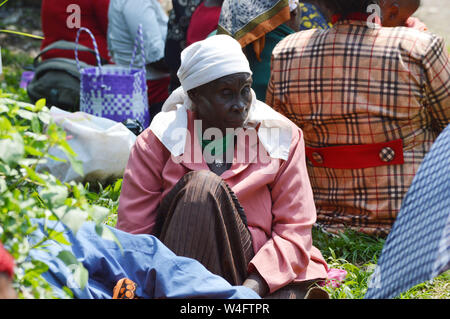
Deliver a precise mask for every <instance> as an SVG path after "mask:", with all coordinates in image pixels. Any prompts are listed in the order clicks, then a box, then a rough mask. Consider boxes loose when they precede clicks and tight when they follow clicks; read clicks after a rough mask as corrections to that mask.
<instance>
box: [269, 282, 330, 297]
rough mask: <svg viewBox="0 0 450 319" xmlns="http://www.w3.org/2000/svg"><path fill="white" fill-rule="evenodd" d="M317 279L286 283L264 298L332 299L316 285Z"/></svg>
mask: <svg viewBox="0 0 450 319" xmlns="http://www.w3.org/2000/svg"><path fill="white" fill-rule="evenodd" d="M316 282H317V281H316V280H308V281H302V282H298V283H291V284H289V285H286V286H284V287H282V288H280V289H278V290H277V291H275V292H273V293H272V294H270V295H268V296H266V297H264V299H330V296H329V295H328V293H327V292H326V291H325V290H323V289H322V288H320V287H318V286H317V285H316Z"/></svg>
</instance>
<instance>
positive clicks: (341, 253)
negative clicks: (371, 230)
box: [313, 228, 450, 299]
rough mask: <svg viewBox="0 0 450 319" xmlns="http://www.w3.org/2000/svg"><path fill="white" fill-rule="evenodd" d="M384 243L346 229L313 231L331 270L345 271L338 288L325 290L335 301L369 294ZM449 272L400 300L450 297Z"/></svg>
mask: <svg viewBox="0 0 450 319" xmlns="http://www.w3.org/2000/svg"><path fill="white" fill-rule="evenodd" d="M384 242H385V240H384V239H382V238H378V237H375V236H369V235H366V234H362V233H358V232H356V231H353V230H347V231H345V232H344V233H341V234H339V235H335V234H330V233H327V232H324V231H322V230H321V229H319V228H313V243H314V246H316V247H317V248H318V249H319V250H320V251H321V252H322V255H323V256H324V258H325V260H326V261H327V263H328V266H329V267H330V268H337V269H343V270H345V271H347V276H346V278H345V280H344V281H342V282H341V283H340V285H339V287H333V286H332V285H331V284H328V285H326V286H325V287H323V288H324V289H325V290H326V291H327V292H328V293H329V294H330V296H331V298H332V299H362V298H364V295H365V293H366V292H367V288H368V284H369V282H370V281H369V280H370V276H371V275H372V274H373V272H374V270H375V267H376V264H377V261H378V258H379V257H380V255H381V251H382V249H383V245H384ZM449 288H450V272H446V273H444V274H441V275H440V276H438V277H437V278H435V279H434V280H433V281H429V282H425V283H422V284H419V285H416V286H415V287H412V288H411V289H409V290H408V291H406V292H404V293H402V294H401V295H400V296H398V297H397V298H400V299H417V298H420V299H424V298H450V289H449Z"/></svg>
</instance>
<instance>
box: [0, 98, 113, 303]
mask: <svg viewBox="0 0 450 319" xmlns="http://www.w3.org/2000/svg"><path fill="white" fill-rule="evenodd" d="M8 97H10V96H7V95H5V94H0V210H1V211H0V241H1V242H3V244H4V246H5V247H6V248H7V249H8V250H9V251H10V252H11V254H12V255H13V257H14V259H15V261H16V272H15V273H16V274H15V278H14V286H15V288H16V289H17V291H18V292H19V296H20V297H22V298H51V297H53V295H52V291H51V289H50V287H49V285H48V283H46V282H45V280H44V279H43V278H42V276H40V275H41V274H42V273H44V272H45V271H46V270H47V269H48V267H47V265H45V264H43V263H42V262H40V261H37V260H32V259H30V258H29V257H28V256H29V252H30V250H32V249H45V246H46V244H47V243H48V241H49V240H52V241H54V242H57V243H59V244H61V245H68V244H70V243H68V242H67V240H66V239H65V237H64V236H63V234H62V233H60V232H57V231H55V230H54V229H52V228H50V227H46V228H45V231H46V233H47V236H46V237H45V238H43V239H42V240H41V241H39V242H38V243H32V242H31V241H30V239H29V235H30V234H31V233H32V232H33V231H34V230H35V229H36V224H35V223H33V222H32V220H33V219H35V218H41V219H45V220H47V221H48V220H56V221H59V222H61V223H64V224H65V225H66V226H67V227H68V228H69V229H70V230H72V231H73V232H76V231H77V230H78V229H79V228H80V226H81V225H82V223H84V222H85V221H87V220H93V221H95V222H96V225H97V227H96V231H97V233H98V234H99V235H100V236H102V237H104V238H107V239H111V240H115V241H116V242H117V240H116V238H115V237H114V236H113V234H112V233H111V231H109V229H107V228H106V226H105V225H104V221H105V219H106V217H107V216H108V215H109V214H110V211H109V209H108V208H107V207H105V205H103V206H100V205H95V204H92V202H91V201H90V200H89V198H88V196H89V194H90V193H89V192H88V191H87V190H86V188H85V187H84V186H83V185H82V184H80V183H75V182H70V183H62V182H61V181H59V180H58V179H56V178H55V177H54V176H53V175H51V174H49V173H48V172H37V171H36V167H37V165H38V164H40V163H44V162H45V161H46V160H48V159H49V158H52V159H54V160H61V159H57V158H55V157H52V156H50V155H49V154H48V151H49V149H50V148H53V147H57V148H60V149H61V150H63V151H64V153H65V154H66V155H68V158H69V160H70V162H71V164H72V166H73V168H74V169H75V170H76V171H77V172H79V173H81V174H82V165H81V163H80V162H79V161H78V160H77V159H76V154H75V153H74V152H73V150H72V149H71V148H70V146H69V144H68V143H67V141H66V135H65V132H64V130H63V129H62V128H60V127H58V126H57V125H56V124H55V123H54V122H53V121H52V119H51V117H50V114H49V110H48V108H47V107H46V106H45V101H42V100H41V101H38V102H37V103H36V105H31V104H27V103H21V102H16V101H14V100H12V99H9V98H8ZM107 189H108V188H107ZM116 199H117V198H116ZM117 243H118V242H117ZM118 245H119V246H120V243H118ZM55 257H57V258H60V259H61V260H62V261H63V262H64V263H66V264H67V265H70V266H71V267H70V269H71V270H72V271H73V277H74V278H75V280H78V284H79V286H80V287H83V286H84V285H85V284H86V282H87V278H88V277H87V275H88V274H87V271H86V269H84V267H83V265H82V264H81V263H80V262H78V261H77V260H76V258H75V257H74V256H73V255H72V253H71V252H70V251H67V250H63V251H62V252H61V253H60V254H59V255H58V256H55ZM66 291H67V292H68V294H69V295H68V297H70V291H69V290H66Z"/></svg>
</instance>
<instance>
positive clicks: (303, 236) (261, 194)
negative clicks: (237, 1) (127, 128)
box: [117, 35, 328, 298]
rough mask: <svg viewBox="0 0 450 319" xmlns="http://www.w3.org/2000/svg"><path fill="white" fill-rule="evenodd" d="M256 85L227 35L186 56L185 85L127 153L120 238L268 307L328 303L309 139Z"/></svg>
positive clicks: (181, 73)
mask: <svg viewBox="0 0 450 319" xmlns="http://www.w3.org/2000/svg"><path fill="white" fill-rule="evenodd" d="M251 75H252V72H251V71H250V68H249V64H248V61H247V59H246V57H245V55H244V54H243V52H242V50H241V47H240V45H239V43H238V42H237V41H235V40H234V39H232V38H231V37H229V36H225V35H217V36H213V37H210V38H208V39H206V40H203V41H199V42H196V43H194V44H192V45H191V46H189V47H188V48H187V49H185V50H184V51H183V52H182V55H181V66H180V69H179V71H178V77H179V79H180V82H181V84H182V87H180V88H179V89H177V90H176V91H174V92H173V93H172V95H171V96H170V97H169V99H168V100H167V101H166V103H165V105H164V106H163V111H162V112H161V113H159V114H158V115H157V116H156V117H155V119H154V120H153V121H152V123H151V125H150V127H149V128H148V129H147V130H146V131H144V132H143V133H142V134H141V135H140V136H139V137H138V139H137V141H136V143H135V145H134V147H133V149H132V151H131V154H130V158H129V161H128V165H127V168H126V170H125V174H124V180H123V188H122V192H121V197H120V202H119V212H118V223H117V228H119V229H121V230H124V231H127V232H131V233H135V234H139V233H143V234H154V235H156V236H158V238H159V239H160V240H161V241H162V242H163V243H164V244H165V245H166V246H167V247H169V248H170V249H171V250H172V251H173V252H175V254H177V255H180V256H186V257H190V258H194V259H196V260H198V261H200V262H201V263H202V264H203V265H204V266H205V267H206V268H207V269H208V270H210V271H211V272H213V273H215V274H217V275H220V276H222V277H223V278H225V279H226V280H227V281H228V282H229V283H231V284H232V285H244V286H247V287H249V288H252V289H253V290H255V291H256V292H257V293H258V294H259V295H260V296H262V297H269V298H328V294H327V293H326V292H325V291H323V290H321V289H319V288H317V287H315V285H314V283H315V282H316V281H317V280H320V279H324V278H326V277H327V270H328V268H327V264H326V262H325V261H324V259H323V257H322V255H321V253H320V251H319V250H318V249H317V248H315V247H314V246H313V245H312V236H311V228H312V225H313V224H314V222H315V220H316V210H315V206H314V201H313V195H312V191H311V186H310V182H309V179H308V174H307V171H306V167H305V151H304V149H305V146H304V143H303V135H302V132H301V130H300V129H299V128H298V127H296V126H295V125H294V124H292V122H290V121H289V120H287V119H286V118H285V117H283V116H282V115H280V114H279V113H277V112H275V111H273V110H272V109H271V108H270V107H269V106H267V105H266V104H264V103H262V102H260V101H258V100H257V99H256V98H255V94H254V92H253V91H252V89H251V85H252V77H251Z"/></svg>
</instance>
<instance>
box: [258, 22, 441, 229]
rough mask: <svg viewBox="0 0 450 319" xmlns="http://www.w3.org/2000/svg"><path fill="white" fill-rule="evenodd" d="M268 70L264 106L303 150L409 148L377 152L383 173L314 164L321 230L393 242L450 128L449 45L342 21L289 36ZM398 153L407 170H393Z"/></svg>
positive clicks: (413, 33)
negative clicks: (299, 136)
mask: <svg viewBox="0 0 450 319" xmlns="http://www.w3.org/2000/svg"><path fill="white" fill-rule="evenodd" d="M271 65H272V72H271V79H270V81H269V85H268V90H267V95H266V97H267V99H266V103H267V104H268V105H270V106H272V107H273V108H274V109H275V110H276V111H278V112H280V113H281V114H283V115H285V116H286V117H288V118H289V119H290V120H291V121H293V122H294V123H295V124H297V126H299V127H300V128H301V129H302V131H303V134H304V140H305V146H306V147H309V148H325V147H334V146H346V147H347V146H352V145H374V144H376V143H387V142H392V141H396V140H400V141H401V142H402V147H401V148H400V150H396V151H395V152H393V151H394V150H393V149H388V148H385V149H383V150H381V151H379V152H376V153H375V154H374V155H373V156H374V160H373V161H374V162H376V161H379V160H380V159H381V161H382V162H383V163H384V165H380V166H376V167H375V166H373V165H372V166H369V167H367V166H364V165H363V164H364V163H360V164H361V165H360V166H356V167H352V168H351V169H350V168H348V169H347V168H332V167H331V165H330V166H329V167H325V165H321V166H322V167H321V166H319V165H316V166H314V164H313V163H311V162H309V163H307V167H308V173H309V177H310V180H311V186H312V189H313V191H314V199H315V203H316V207H317V222H318V224H319V225H321V226H322V227H323V228H324V229H325V230H327V231H329V232H333V233H336V232H339V231H343V230H345V229H347V228H352V229H354V230H356V231H361V232H364V233H368V234H373V235H380V236H386V235H387V234H388V233H389V231H390V229H391V227H392V224H393V223H394V221H395V217H396V216H397V213H398V211H399V210H400V207H401V204H402V200H403V198H404V196H405V194H406V192H407V191H408V188H409V186H410V185H411V182H412V180H413V178H414V175H415V174H416V172H417V170H418V168H419V166H420V164H421V163H422V160H423V158H424V157H425V155H426V154H427V153H428V151H429V150H430V148H431V145H432V144H433V142H434V140H435V139H436V137H437V136H438V135H439V133H441V132H442V130H443V129H444V128H445V127H446V126H447V125H448V123H449V121H450V60H449V56H448V53H447V48H446V44H445V43H444V41H443V40H442V38H441V37H438V36H436V35H433V34H431V33H425V32H420V31H418V30H414V29H410V28H403V27H402V28H382V27H380V28H378V29H372V28H369V27H368V26H367V25H366V22H365V21H357V20H347V21H339V22H337V23H336V24H335V25H334V26H333V27H332V28H330V29H327V30H321V29H312V30H306V31H302V32H298V33H295V34H292V35H289V36H287V37H286V38H285V39H283V40H282V41H281V42H279V43H278V45H277V46H276V47H275V49H274V51H273V57H272V64H271ZM399 152H402V153H403V164H402V163H396V164H395V163H394V162H395V161H393V159H394V158H398V156H399V155H402V154H399ZM339 159H340V160H341V161H342V157H339ZM352 159H354V157H352ZM364 161H365V162H366V163H367V159H364V160H361V161H360V162H364ZM352 162H353V161H352Z"/></svg>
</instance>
